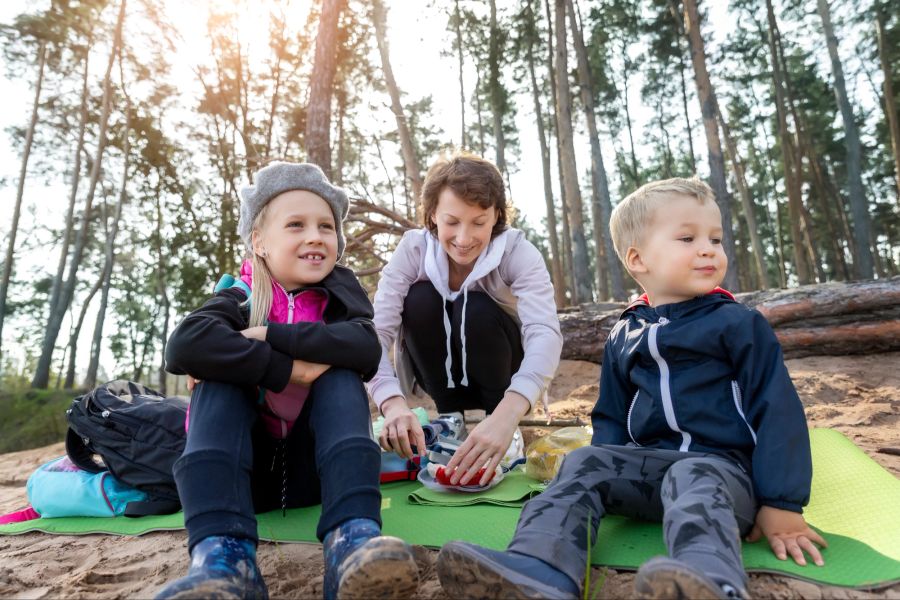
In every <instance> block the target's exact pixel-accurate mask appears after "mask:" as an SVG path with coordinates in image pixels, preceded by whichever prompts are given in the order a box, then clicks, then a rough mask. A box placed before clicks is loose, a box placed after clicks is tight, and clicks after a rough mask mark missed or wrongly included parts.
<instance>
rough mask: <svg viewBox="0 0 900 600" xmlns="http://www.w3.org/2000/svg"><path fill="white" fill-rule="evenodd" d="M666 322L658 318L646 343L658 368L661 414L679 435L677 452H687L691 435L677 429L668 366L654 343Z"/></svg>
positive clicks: (665, 319)
mask: <svg viewBox="0 0 900 600" xmlns="http://www.w3.org/2000/svg"><path fill="white" fill-rule="evenodd" d="M668 322H669V320H668V319H667V318H665V317H660V318H659V322H658V323H654V324H653V325H651V326H650V335H649V337H648V340H647V341H648V343H649V345H650V354H651V355H652V356H653V359H654V360H655V361H656V364H657V366H659V391H660V395H661V396H662V405H663V412H664V413H665V414H666V423H667V424H668V425H669V429H671V430H672V431H677V432H678V433H680V434H681V446H680V447H679V448H678V450H679V451H680V452H687V451H688V449H689V448H690V446H691V434H690V433H688V432H687V431H682V430H681V428H680V427H678V421H676V420H675V406H674V405H673V404H672V390H671V388H670V385H669V365H668V363H666V359H664V358H663V357H662V355H661V354H660V353H659V346H658V345H657V343H656V332H657V331H658V330H659V327H660V326H661V325H665V324H666V323H668Z"/></svg>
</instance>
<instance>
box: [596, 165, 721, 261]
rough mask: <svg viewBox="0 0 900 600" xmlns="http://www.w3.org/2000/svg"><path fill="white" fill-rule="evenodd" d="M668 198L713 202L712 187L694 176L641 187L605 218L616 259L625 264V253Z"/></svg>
mask: <svg viewBox="0 0 900 600" xmlns="http://www.w3.org/2000/svg"><path fill="white" fill-rule="evenodd" d="M672 196H687V197H689V198H695V199H696V200H697V202H699V203H700V204H706V203H707V202H715V201H716V196H715V194H714V193H713V191H712V188H711V187H709V185H707V184H706V182H705V181H703V180H701V179H700V178H699V177H697V176H696V175H695V176H693V177H691V178H690V179H684V178H682V177H674V178H672V179H663V180H661V181H652V182H650V183H647V184H645V185H642V186H641V187H639V188H638V189H636V190H635V191H633V192H632V193H630V194H629V195H628V196H626V197H625V199H624V200H622V201H621V202H619V203H618V204H617V205H616V207H615V208H614V209H613V211H612V215H610V217H609V233H610V235H611V236H612V242H613V246H614V247H615V249H616V254H617V255H618V256H619V260H621V261H622V263H623V264H625V254H626V253H627V252H628V249H629V248H631V247H633V246H635V247H636V246H639V245H640V244H641V242H642V241H643V238H644V233H645V231H646V230H647V228H648V227H649V226H650V225H651V224H652V223H653V216H654V214H655V213H656V209H657V208H658V207H659V205H660V204H662V203H663V202H665V201H666V200H668V199H670V198H671V197H672Z"/></svg>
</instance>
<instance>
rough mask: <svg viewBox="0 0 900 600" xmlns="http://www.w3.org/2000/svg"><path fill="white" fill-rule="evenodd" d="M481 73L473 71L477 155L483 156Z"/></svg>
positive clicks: (484, 146) (484, 150) (484, 148)
mask: <svg viewBox="0 0 900 600" xmlns="http://www.w3.org/2000/svg"><path fill="white" fill-rule="evenodd" d="M481 112H482V110H481V71H480V70H479V69H477V68H476V69H475V116H476V118H477V123H478V153H479V154H480V155H481V156H484V154H485V152H487V146H486V145H485V143H484V120H483V119H482V118H481Z"/></svg>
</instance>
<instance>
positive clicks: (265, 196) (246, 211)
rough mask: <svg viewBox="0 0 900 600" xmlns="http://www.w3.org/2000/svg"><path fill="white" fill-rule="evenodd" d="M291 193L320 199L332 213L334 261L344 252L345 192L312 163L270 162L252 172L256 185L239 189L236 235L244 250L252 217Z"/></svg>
mask: <svg viewBox="0 0 900 600" xmlns="http://www.w3.org/2000/svg"><path fill="white" fill-rule="evenodd" d="M291 190H305V191H307V192H312V193H314V194H316V195H317V196H319V197H320V198H322V199H323V200H324V201H325V202H327V203H328V206H330V207H331V212H332V213H333V214H334V224H335V231H336V232H337V241H338V258H340V257H341V255H342V254H343V253H344V244H345V242H344V232H343V227H342V225H343V222H344V219H345V218H346V217H347V213H348V212H349V210H350V202H349V200H348V198H347V192H345V191H344V190H343V189H342V188H339V187H337V186H336V185H332V183H331V182H330V181H328V178H327V177H325V173H324V172H323V171H322V169H320V168H319V167H318V165H314V164H312V163H289V162H273V163H270V164H269V165H267V166H265V167H263V168H262V169H260V170H259V171H258V172H257V173H256V182H255V183H254V184H253V185H248V186H247V187H245V188H244V189H242V190H241V198H242V200H243V201H242V202H241V217H240V220H239V221H238V235H240V236H241V238H242V239H243V240H244V244H246V245H247V249H248V250H252V243H251V239H250V234H251V231H252V228H253V221H254V220H255V219H256V216H257V215H258V214H259V212H260V211H261V210H262V209H263V207H264V206H265V205H266V204H268V203H269V201H270V200H272V198H275V197H276V196H277V195H278V194H281V193H284V192H289V191H291Z"/></svg>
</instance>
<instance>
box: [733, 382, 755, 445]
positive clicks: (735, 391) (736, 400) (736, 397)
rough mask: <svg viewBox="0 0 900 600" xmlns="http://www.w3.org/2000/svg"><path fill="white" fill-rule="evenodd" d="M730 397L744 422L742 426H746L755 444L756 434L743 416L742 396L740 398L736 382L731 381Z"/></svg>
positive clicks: (739, 389)
mask: <svg viewBox="0 0 900 600" xmlns="http://www.w3.org/2000/svg"><path fill="white" fill-rule="evenodd" d="M731 396H732V397H733V398H734V407H735V408H736V409H737V411H738V414H739V415H741V419H743V420H744V425H746V426H747V429H749V430H750V435H751V436H752V437H753V443H754V444H756V432H755V431H753V428H752V427H751V426H750V422H749V421H747V417H745V416H744V409H743V407H742V406H741V405H742V404H743V401H742V396H741V388H740V387H738V382H737V381H734V380H733V379H732V380H731Z"/></svg>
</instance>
